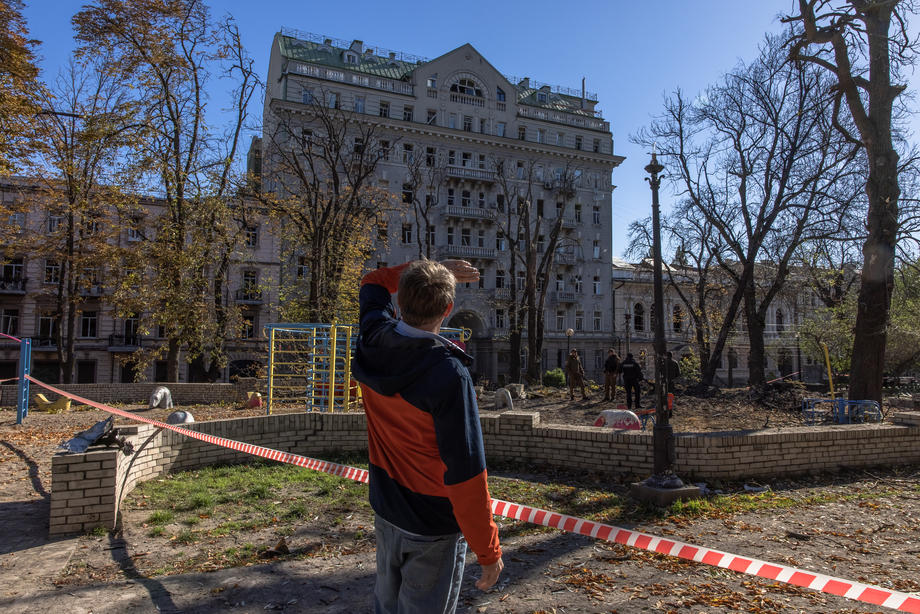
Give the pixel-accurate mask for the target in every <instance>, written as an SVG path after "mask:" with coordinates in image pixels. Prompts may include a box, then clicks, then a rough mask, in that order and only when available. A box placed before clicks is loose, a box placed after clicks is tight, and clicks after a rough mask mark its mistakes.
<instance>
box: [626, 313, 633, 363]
mask: <svg viewBox="0 0 920 614" xmlns="http://www.w3.org/2000/svg"><path fill="white" fill-rule="evenodd" d="M631 319H632V314H631V313H629V312H628V311H627V312H626V353H627V354H629V337H630V332H629V328H630V326H629V321H630V320H631Z"/></svg>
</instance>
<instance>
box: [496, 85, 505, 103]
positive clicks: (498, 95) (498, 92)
mask: <svg viewBox="0 0 920 614" xmlns="http://www.w3.org/2000/svg"><path fill="white" fill-rule="evenodd" d="M495 100H497V101H499V102H505V90H503V89H502V88H500V87H498V88H495Z"/></svg>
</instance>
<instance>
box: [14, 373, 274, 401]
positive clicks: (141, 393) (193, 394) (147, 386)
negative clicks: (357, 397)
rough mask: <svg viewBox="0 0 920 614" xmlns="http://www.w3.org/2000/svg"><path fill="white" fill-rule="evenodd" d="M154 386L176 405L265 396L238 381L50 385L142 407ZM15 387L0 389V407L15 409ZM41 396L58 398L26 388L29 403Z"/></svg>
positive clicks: (260, 384) (251, 383)
mask: <svg viewBox="0 0 920 614" xmlns="http://www.w3.org/2000/svg"><path fill="white" fill-rule="evenodd" d="M157 386H166V387H167V388H169V392H170V394H172V399H173V403H175V404H176V405H208V404H212V403H240V402H242V401H244V400H245V399H246V393H247V392H248V391H250V390H257V391H260V392H261V393H262V394H263V395H264V394H265V382H264V380H255V379H241V380H240V381H238V382H236V383H234V384H206V383H201V384H188V383H181V382H163V383H155V382H143V383H135V384H54V387H55V388H60V389H61V390H64V391H66V392H70V393H72V394H75V395H77V396H81V397H83V398H84V399H92V400H93V401H97V402H99V403H125V404H130V405H136V404H146V403H147V401H149V400H150V395H151V394H152V393H153V390H154V389H155V388H156V387H157ZM17 390H18V387H17V386H0V407H16V394H17ZM38 393H42V394H44V395H45V396H46V397H47V398H48V399H49V400H51V401H54V400H55V399H57V397H58V395H56V394H54V393H53V392H48V391H47V390H45V389H44V388H42V387H41V386H38V385H36V384H30V385H29V396H30V398H29V401H30V403H31V404H32V405H33V406H34V404H35V395H36V394H38Z"/></svg>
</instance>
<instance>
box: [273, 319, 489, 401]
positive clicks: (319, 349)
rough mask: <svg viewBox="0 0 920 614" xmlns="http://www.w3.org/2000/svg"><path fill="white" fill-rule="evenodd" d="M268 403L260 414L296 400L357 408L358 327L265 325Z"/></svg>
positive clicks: (451, 331) (463, 331)
mask: <svg viewBox="0 0 920 614" xmlns="http://www.w3.org/2000/svg"><path fill="white" fill-rule="evenodd" d="M265 328H266V329H267V330H268V340H269V344H268V347H269V350H268V391H267V392H268V395H267V396H268V400H267V403H266V409H265V411H266V413H268V414H271V413H272V411H273V410H274V408H275V404H276V403H281V402H297V403H300V402H302V403H303V404H304V405H305V406H306V411H324V412H336V411H348V410H350V409H352V408H353V407H354V406H355V405H360V404H361V401H362V399H361V388H360V386H358V385H357V382H354V380H352V379H351V360H352V352H353V351H354V348H355V345H356V342H357V338H358V327H357V326H354V325H349V324H304V323H291V324H267V325H266V326H265ZM441 334H442V335H444V336H445V337H447V338H449V339H453V340H458V339H459V340H460V341H462V342H464V343H466V342H467V341H469V340H470V337H471V336H472V331H471V330H470V329H468V328H459V329H458V328H446V329H441Z"/></svg>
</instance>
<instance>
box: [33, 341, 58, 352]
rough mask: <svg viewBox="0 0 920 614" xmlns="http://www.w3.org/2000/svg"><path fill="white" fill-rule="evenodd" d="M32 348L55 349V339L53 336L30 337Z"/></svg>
mask: <svg viewBox="0 0 920 614" xmlns="http://www.w3.org/2000/svg"><path fill="white" fill-rule="evenodd" d="M32 348H33V349H36V350H40V351H45V352H50V351H54V350H57V339H55V338H54V337H38V338H35V339H32Z"/></svg>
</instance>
